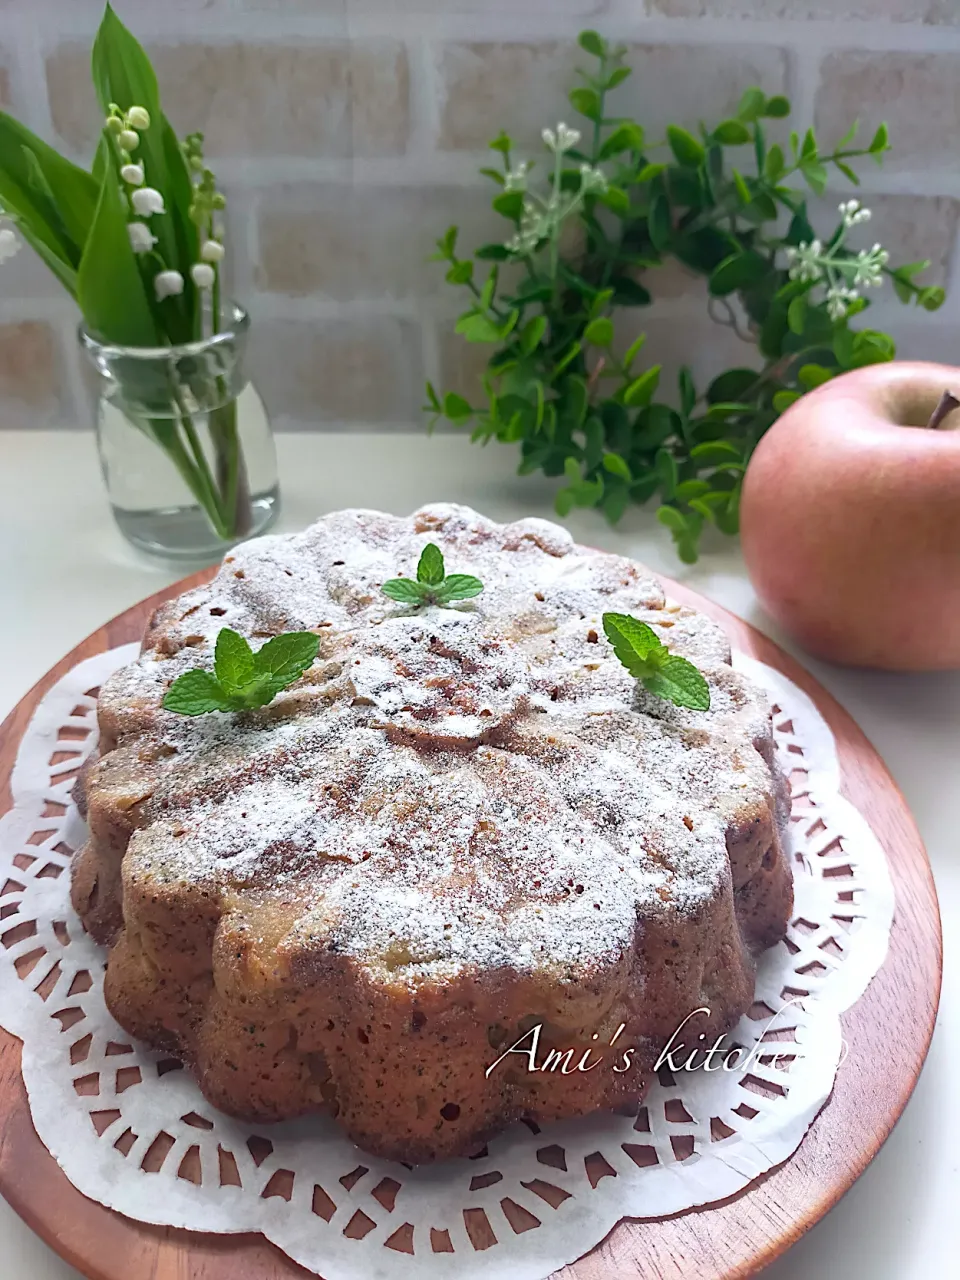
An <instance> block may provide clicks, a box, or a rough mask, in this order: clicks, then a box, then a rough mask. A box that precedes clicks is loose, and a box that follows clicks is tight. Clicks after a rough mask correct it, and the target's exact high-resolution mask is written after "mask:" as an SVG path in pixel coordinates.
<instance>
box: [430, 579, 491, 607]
mask: <svg viewBox="0 0 960 1280" xmlns="http://www.w3.org/2000/svg"><path fill="white" fill-rule="evenodd" d="M482 590H483V583H482V582H481V581H480V579H479V578H474V577H473V576H472V575H471V574H469V573H451V574H450V576H449V578H444V580H443V582H442V584H441V585H440V587H439V588H438V590H437V593H436V601H437V604H441V605H442V604H449V603H450V602H451V601H452V600H470V599H472V598H473V597H474V596H478V595H479V594H480V592H481V591H482Z"/></svg>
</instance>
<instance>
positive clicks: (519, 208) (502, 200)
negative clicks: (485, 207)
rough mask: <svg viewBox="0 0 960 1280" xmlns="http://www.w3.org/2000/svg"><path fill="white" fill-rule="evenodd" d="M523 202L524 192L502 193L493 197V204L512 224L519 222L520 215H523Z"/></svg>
mask: <svg viewBox="0 0 960 1280" xmlns="http://www.w3.org/2000/svg"><path fill="white" fill-rule="evenodd" d="M523 200H524V196H523V192H522V191H501V192H500V194H499V195H497V196H494V197H493V200H492V201H491V204H492V206H493V208H494V209H495V210H496V211H497V213H499V214H501V215H502V216H503V217H504V218H509V219H510V221H511V222H519V221H520V215H521V214H522V213H523Z"/></svg>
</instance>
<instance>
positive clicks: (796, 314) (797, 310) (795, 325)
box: [787, 293, 810, 334]
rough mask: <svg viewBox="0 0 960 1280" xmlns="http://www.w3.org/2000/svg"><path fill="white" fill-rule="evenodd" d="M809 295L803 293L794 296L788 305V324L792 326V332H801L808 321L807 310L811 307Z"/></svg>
mask: <svg viewBox="0 0 960 1280" xmlns="http://www.w3.org/2000/svg"><path fill="white" fill-rule="evenodd" d="M809 305H810V304H809V302H808V301H807V295H806V294H805V293H801V294H800V296H799V297H798V298H794V299H793V301H792V302H791V303H790V305H789V307H787V324H788V325H789V326H790V332H791V333H796V334H801V333H803V330H804V326H805V325H806V323H807V311H808V309H809Z"/></svg>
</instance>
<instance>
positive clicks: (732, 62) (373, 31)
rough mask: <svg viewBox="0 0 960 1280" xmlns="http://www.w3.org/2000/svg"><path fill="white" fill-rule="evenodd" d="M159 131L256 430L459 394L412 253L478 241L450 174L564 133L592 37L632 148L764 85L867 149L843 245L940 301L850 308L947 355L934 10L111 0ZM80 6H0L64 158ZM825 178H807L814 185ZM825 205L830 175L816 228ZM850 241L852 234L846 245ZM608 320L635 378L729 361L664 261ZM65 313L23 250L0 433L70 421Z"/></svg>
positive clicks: (80, 69)
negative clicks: (512, 144) (860, 246)
mask: <svg viewBox="0 0 960 1280" xmlns="http://www.w3.org/2000/svg"><path fill="white" fill-rule="evenodd" d="M118 8H119V11H120V13H121V16H122V17H123V18H124V19H125V20H126V21H127V22H128V23H129V24H130V26H131V27H132V28H133V29H134V30H135V31H136V32H137V34H138V35H139V36H140V38H141V39H142V40H143V42H144V43H145V44H146V45H147V47H148V49H149V51H150V53H151V56H152V57H153V59H154V63H155V66H156V68H157V72H158V75H159V79H160V85H161V91H162V94H163V97H164V101H165V105H166V108H167V111H168V114H169V115H170V116H171V118H172V119H173V121H174V123H175V124H176V125H177V126H178V127H179V128H180V129H181V130H183V131H187V130H190V129H202V130H203V131H204V132H205V133H206V135H207V143H208V154H209V156H210V158H211V160H212V161H213V162H214V163H215V167H216V170H217V173H218V176H219V178H220V181H221V185H222V186H223V187H224V188H225V190H226V192H227V195H228V198H229V202H230V203H229V214H228V233H229V260H228V266H229V272H230V278H231V281H232V288H233V289H234V291H235V293H236V294H237V296H238V297H239V298H240V299H241V300H242V301H243V302H244V303H246V305H247V306H248V307H249V309H250V310H251V312H252V313H253V316H254V324H255V327H254V350H253V370H254V373H255V376H256V379H257V382H258V384H259V386H260V389H261V391H262V393H263V395H264V399H265V400H266V402H267V404H268V407H269V409H270V410H271V412H272V414H273V417H274V421H275V423H276V425H277V426H278V427H279V428H280V429H294V430H310V429H319V430H330V429H335V428H342V427H344V426H347V427H352V428H355V429H357V430H362V429H363V428H364V427H366V428H368V429H370V428H373V429H383V428H385V427H387V428H396V429H398V430H412V429H417V428H418V427H419V426H420V424H421V422H422V418H421V414H420V404H421V401H422V384H423V379H424V378H425V377H427V376H429V377H431V378H434V379H436V380H438V381H440V382H441V383H443V384H445V385H446V386H448V387H456V388H457V389H460V390H463V391H467V392H470V391H472V390H474V389H475V388H476V383H477V377H478V370H479V367H480V360H481V359H482V355H483V352H482V350H479V351H478V350H477V349H472V348H468V347H466V346H465V344H462V343H461V342H460V340H459V339H457V338H455V337H454V336H453V335H452V332H451V330H452V317H453V316H454V315H455V314H456V311H457V308H458V305H459V300H458V298H457V296H456V295H455V293H454V291H452V290H451V289H449V288H448V287H446V286H445V285H444V284H443V280H442V270H441V269H440V268H439V267H437V266H436V264H429V263H427V262H426V261H425V259H426V257H427V255H428V254H429V252H430V250H431V248H432V242H433V240H434V239H435V237H436V236H437V235H438V234H440V233H441V232H442V231H443V230H444V228H445V227H447V226H448V225H449V224H450V223H453V222H456V223H459V224H460V225H461V226H462V228H463V231H462V240H461V243H463V244H466V245H470V244H471V243H478V242H480V241H481V240H484V239H489V238H491V236H492V235H496V236H497V237H498V238H499V237H500V236H501V235H502V228H503V226H504V224H503V223H502V222H500V221H499V220H498V219H496V217H495V215H493V214H492V213H491V211H490V209H489V193H490V190H489V187H488V185H487V184H486V182H485V181H484V180H483V179H481V178H478V176H477V173H476V169H477V167H478V165H480V164H482V163H484V161H485V146H486V143H487V141H488V140H489V138H490V137H492V136H493V135H494V134H495V133H496V132H497V131H498V129H499V128H500V127H501V126H502V127H505V128H507V129H508V130H509V131H510V132H511V133H513V134H514V136H516V137H517V138H519V139H522V140H523V141H524V142H525V143H532V142H534V141H535V140H536V139H537V136H538V134H539V131H540V129H541V127H542V126H543V125H545V124H552V123H555V122H556V120H558V119H567V120H568V121H569V120H570V119H571V109H570V108H569V106H568V105H567V103H566V97H565V95H566V91H567V89H568V88H569V87H570V86H571V84H572V83H573V79H572V70H573V67H574V66H575V65H576V63H577V61H578V58H579V57H580V55H579V52H578V51H577V50H576V48H575V38H576V34H577V32H578V31H579V30H580V29H581V28H582V27H584V26H593V27H596V28H598V29H599V30H601V31H602V32H603V33H604V34H605V35H607V36H608V37H610V38H612V39H617V40H620V41H623V42H624V43H625V44H627V45H628V46H629V48H630V62H631V64H632V66H633V67H634V69H635V75H634V77H633V78H632V79H631V80H630V81H628V82H627V84H625V85H624V86H623V87H622V88H621V89H619V90H618V91H617V94H616V97H615V98H614V99H613V100H612V103H611V106H612V109H613V110H615V111H617V112H622V113H625V114H626V113H634V114H635V115H636V116H637V118H638V119H640V120H641V121H642V122H643V123H644V125H645V126H646V127H647V129H648V131H652V132H653V133H656V132H657V131H658V130H660V129H662V127H663V125H664V124H665V123H666V122H667V121H669V120H676V121H678V122H681V123H685V124H687V125H695V124H696V121H697V120H698V118H700V117H703V118H707V119H716V118H718V117H719V115H720V114H721V113H722V112H723V111H724V110H726V109H728V108H729V107H731V106H732V105H733V104H734V103H735V102H736V99H737V98H738V96H739V94H740V92H741V90H742V89H743V88H744V87H746V86H747V85H748V84H752V83H759V84H761V85H762V86H763V87H764V88H765V89H767V90H768V91H769V92H786V93H788V94H789V95H790V96H791V98H792V100H793V103H794V122H795V123H796V124H797V125H798V127H800V128H804V127H805V126H806V125H807V124H809V123H815V124H816V126H817V129H818V131H820V132H821V133H822V135H823V139H824V140H825V141H829V140H830V139H831V138H834V137H836V136H838V135H839V134H841V133H843V132H844V131H845V130H846V128H847V126H848V124H849V123H850V122H851V120H852V119H853V117H855V116H859V117H860V119H861V121H862V127H863V131H864V132H867V130H868V129H870V128H872V127H874V126H875V125H876V124H877V123H878V122H879V121H880V120H881V119H886V120H887V121H888V122H889V125H890V130H891V137H892V140H893V143H894V147H895V151H894V152H893V154H892V155H891V156H890V157H889V159H888V162H887V164H886V165H885V166H884V168H883V169H877V168H876V167H874V166H873V165H867V166H864V168H863V171H862V172H863V176H864V187H863V193H864V196H865V199H866V200H867V202H868V203H870V204H871V205H872V207H873V208H874V211H875V219H874V222H873V223H872V224H871V225H870V228H869V229H868V230H869V234H870V239H871V241H872V239H873V236H874V234H875V235H876V237H877V238H879V239H882V240H883V242H884V243H885V244H886V245H887V246H888V247H889V248H890V250H891V252H892V253H893V254H894V256H895V257H897V258H900V259H902V260H905V261H912V260H915V259H917V258H930V259H931V260H932V264H933V265H932V266H931V269H930V271H929V273H928V276H927V279H928V280H929V281H930V282H938V283H943V284H946V285H947V286H948V288H949V287H950V286H953V288H952V296H951V297H950V299H949V300H948V303H947V306H946V307H945V308H944V309H943V310H942V311H941V312H939V313H937V314H935V315H929V314H927V313H925V312H919V311H914V310H910V311H906V310H904V309H901V308H899V306H898V305H897V304H896V302H895V301H894V300H893V298H892V294H891V293H890V292H887V293H885V295H883V300H882V301H880V302H879V303H878V305H876V306H875V308H874V310H873V312H872V314H871V322H873V321H874V320H875V321H876V322H877V323H879V324H880V325H883V326H887V327H889V328H890V329H891V331H892V332H893V333H894V336H895V337H896V339H897V341H898V344H899V347H900V351H901V354H904V355H917V356H927V357H933V358H941V359H945V360H949V361H951V362H953V363H960V265H958V264H960V255H958V252H957V240H958V234H960V232H958V228H960V164H958V160H960V142H958V138H960V0H845V2H844V3H840V2H839V0H165V3H163V4H162V5H158V4H156V3H153V2H152V0H120V3H119V5H118ZM101 9H102V3H101V0H31V3H30V4H25V3H18V2H17V0H0V105H3V106H5V107H8V108H9V109H11V110H12V111H13V112H14V113H15V114H16V115H18V116H19V117H20V118H21V119H23V120H24V121H25V122H26V123H27V124H28V125H29V126H30V127H31V128H33V129H34V130H35V131H36V132H37V133H39V134H40V135H41V136H42V137H44V138H46V139H48V140H50V141H52V142H54V143H55V144H56V145H57V146H58V147H60V148H62V149H64V150H65V151H66V152H67V153H68V154H69V155H71V156H72V157H73V158H74V159H77V160H80V161H82V162H83V163H89V159H90V153H91V147H92V143H93V140H94V137H95V135H96V131H97V125H98V119H97V112H96V108H95V106H94V100H93V94H92V90H91V86H90V77H89V69H88V68H89V48H90V43H91V39H92V36H93V33H94V31H95V29H96V25H97V22H98V20H99V16H100V12H101ZM831 181H833V180H831ZM847 194H849V188H848V187H846V186H845V185H844V184H843V181H842V179H838V180H837V182H836V184H835V186H834V187H831V190H830V192H829V193H828V197H826V198H825V199H824V201H823V202H822V205H823V212H824V217H825V218H826V219H829V218H830V217H832V211H833V207H834V206H835V205H836V202H837V201H838V200H839V199H840V198H841V196H843V197H845V196H846V195H847ZM874 228H875V231H874ZM650 283H651V285H652V287H653V289H654V292H655V294H656V296H657V299H658V301H657V303H656V304H655V306H653V307H652V308H649V309H646V310H644V311H642V312H641V311H637V312H636V313H634V317H633V319H634V320H635V323H636V326H637V327H638V328H640V327H642V328H644V329H646V331H647V333H648V342H647V347H646V354H647V355H648V357H649V359H650V360H651V361H652V360H663V361H664V362H665V364H666V365H667V366H668V368H673V367H675V366H676V365H677V364H679V363H680V362H681V361H683V360H686V361H688V362H690V363H692V364H693V366H694V368H695V369H697V370H698V371H701V372H703V373H705V374H707V373H709V372H711V371H712V370H715V369H717V368H720V367H722V366H723V365H724V364H731V363H743V359H744V356H745V355H749V352H748V351H747V349H746V348H744V347H743V346H742V345H740V344H739V342H738V340H737V339H736V337H735V335H733V334H732V333H731V331H730V330H729V329H725V328H722V327H718V326H717V325H715V324H713V323H712V322H711V321H710V319H709V318H708V316H707V312H706V305H705V301H706V300H705V295H704V291H703V288H702V285H701V284H700V283H698V282H697V281H695V280H693V279H692V278H691V277H689V276H688V275H687V274H686V273H685V272H683V271H682V270H681V269H677V268H668V269H667V270H665V271H664V272H663V273H662V276H661V277H658V278H655V279H654V280H652V281H651V282H650ZM76 321H77V315H76V313H75V310H74V307H73V304H72V303H71V302H70V301H69V299H67V298H66V297H65V296H64V295H63V293H62V292H61V291H59V290H58V286H57V285H56V283H55V282H54V281H53V280H52V278H51V277H50V276H49V274H48V273H47V272H46V270H45V269H44V268H43V267H42V266H41V265H40V264H39V263H38V262H37V261H35V260H33V259H32V255H30V254H29V253H28V252H27V251H23V252H21V253H20V254H19V255H18V257H17V258H16V259H14V260H13V261H12V262H10V263H8V264H6V265H5V266H4V267H3V268H2V269H0V427H3V426H18V427H24V426H26V427H29V426H41V425H63V426H86V425H88V424H89V409H88V407H87V404H86V401H85V398H84V392H83V383H82V376H81V370H80V363H79V353H78V351H77V350H76V344H75V339H74V332H73V331H74V327H75V325H76Z"/></svg>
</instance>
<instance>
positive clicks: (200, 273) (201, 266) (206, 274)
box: [190, 262, 217, 289]
mask: <svg viewBox="0 0 960 1280" xmlns="http://www.w3.org/2000/svg"><path fill="white" fill-rule="evenodd" d="M190 276H191V279H192V280H193V283H194V284H195V285H196V286H197V288H198V289H209V288H210V287H211V286H212V285H213V282H214V280H216V278H217V273H216V271H214V269H213V267H211V266H210V265H209V263H207V262H195V263H194V264H193V266H192V267H191V268H190Z"/></svg>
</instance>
